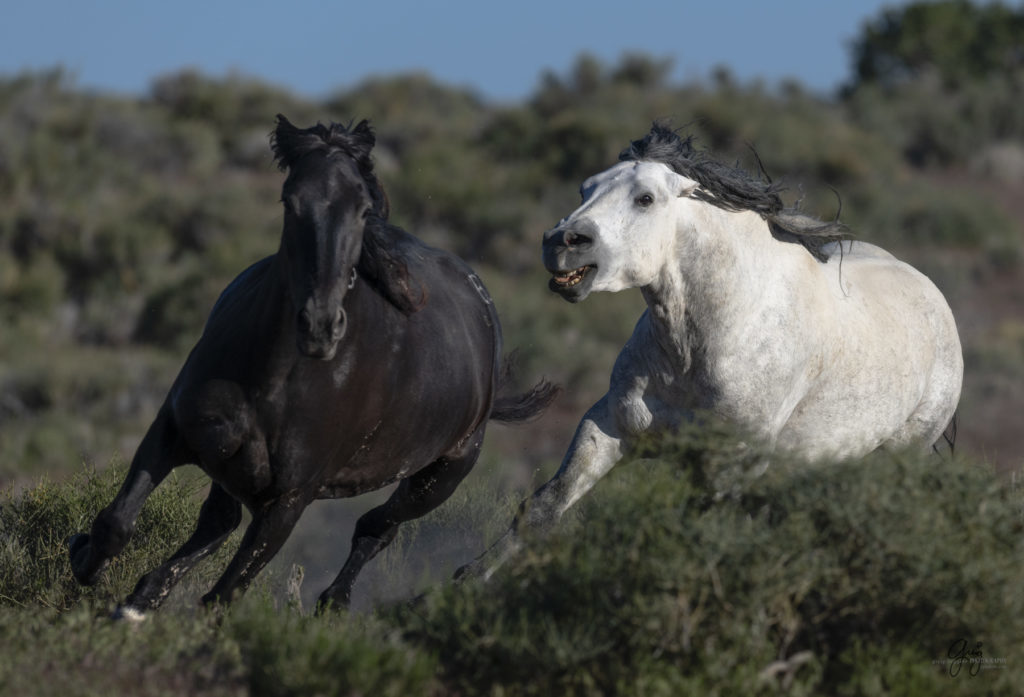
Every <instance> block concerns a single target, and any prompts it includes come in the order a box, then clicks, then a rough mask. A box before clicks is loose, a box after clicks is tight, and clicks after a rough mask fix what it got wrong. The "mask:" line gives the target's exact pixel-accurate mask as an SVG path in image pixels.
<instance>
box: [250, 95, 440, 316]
mask: <svg viewBox="0 0 1024 697" xmlns="http://www.w3.org/2000/svg"><path fill="white" fill-rule="evenodd" d="M376 142H377V139H376V136H375V135H374V132H373V128H372V127H371V126H370V122H369V121H367V120H366V119H363V120H362V121H360V122H359V123H358V124H356V126H355V127H353V126H352V124H351V123H349V124H348V125H344V124H340V123H334V122H332V123H331V124H330V125H328V126H325V125H323V124H322V123H317V124H316V125H315V126H311V127H310V128H297V127H295V126H293V125H292V124H291V122H290V121H288V119H286V118H285V117H284V116H283V115H281V114H278V115H277V128H276V129H274V132H273V133H271V134H270V147H271V149H272V150H273V152H274V160H275V162H277V166H278V168H279V169H281V170H282V171H284V170H288V169H291V168H292V167H293V166H294V165H295V164H296V163H297V162H298V161H299V160H300V159H301V158H302V157H303V156H305V155H308V154H309V153H311V152H317V151H320V152H324V153H326V154H333V153H337V154H339V155H343V156H345V157H349V158H351V159H352V160H354V161H355V163H356V167H357V168H358V170H359V175H360V176H361V177H362V178H363V182H364V183H365V184H366V188H367V190H368V191H369V194H370V199H371V200H372V201H373V207H372V210H371V211H370V216H369V218H368V219H367V221H366V227H365V228H364V231H363V247H362V253H361V255H360V257H359V264H358V266H357V267H356V269H357V272H358V274H359V276H360V277H361V278H363V279H365V280H366V281H368V282H369V283H371V284H372V285H373V286H374V287H375V288H376V289H377V290H378V291H379V292H380V293H381V294H382V295H383V296H384V297H385V298H387V299H388V301H389V302H390V303H391V304H392V305H394V306H395V307H397V308H398V309H399V310H401V311H402V312H403V313H405V314H407V315H408V314H412V313H413V312H415V311H416V310H418V309H420V308H421V307H423V305H424V304H425V303H426V289H425V288H424V287H423V285H422V284H420V283H416V282H415V281H414V280H413V278H412V277H411V275H410V273H409V264H408V262H407V259H406V257H407V253H408V249H407V248H408V245H407V244H403V242H405V240H407V239H408V237H409V236H408V233H406V232H404V231H403V230H401V229H400V228H398V227H397V226H394V225H391V224H390V223H388V216H389V215H390V214H391V206H390V204H389V203H388V197H387V194H386V193H385V192H384V187H383V186H381V183H380V180H379V179H377V175H376V174H375V173H374V171H373V159H372V158H371V157H370V152H371V151H372V150H373V146H374V145H375V144H376ZM414 285H415V286H417V287H418V288H417V290H415V291H414V290H413V286H414Z"/></svg>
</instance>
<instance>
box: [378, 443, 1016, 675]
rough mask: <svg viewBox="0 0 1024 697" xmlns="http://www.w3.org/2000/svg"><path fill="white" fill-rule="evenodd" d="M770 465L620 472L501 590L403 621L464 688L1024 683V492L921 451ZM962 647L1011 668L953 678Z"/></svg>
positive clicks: (467, 592) (647, 465) (446, 595)
mask: <svg viewBox="0 0 1024 697" xmlns="http://www.w3.org/2000/svg"><path fill="white" fill-rule="evenodd" d="M759 462H761V459H760V457H759V456H758V454H757V453H756V452H754V451H753V450H751V449H744V448H743V447H742V446H738V445H736V444H735V442H733V444H732V445H731V446H726V445H724V444H716V443H715V441H705V442H704V443H702V444H701V445H699V446H696V447H695V446H693V445H684V444H682V443H679V444H676V446H675V447H674V448H673V449H671V450H670V451H669V452H668V454H666V455H662V456H660V457H659V458H658V459H657V460H650V461H640V462H634V463H633V464H629V465H621V466H620V467H618V468H617V471H615V472H614V473H613V474H612V475H611V476H609V477H608V478H607V480H606V481H603V482H602V483H601V484H599V485H598V487H597V488H596V490H595V491H594V492H592V493H591V494H590V495H589V497H587V498H585V499H584V501H583V503H582V506H581V508H580V512H579V515H578V520H577V521H576V522H575V523H573V522H570V523H569V524H567V525H562V526H560V527H561V530H560V531H559V532H558V533H557V534H556V535H554V536H553V537H552V538H551V539H549V540H546V541H543V542H538V541H535V542H534V544H533V545H532V546H531V547H530V548H529V550H528V551H527V552H526V553H524V554H523V555H522V556H521V558H520V559H518V561H517V562H516V563H514V564H512V565H511V566H510V568H508V569H507V570H506V571H504V572H503V573H500V574H499V575H498V576H497V577H496V578H494V579H492V581H491V582H490V583H489V584H487V585H482V584H481V585H477V584H466V585H463V586H461V587H455V588H448V589H445V590H443V591H440V592H438V593H436V594H433V595H431V596H429V597H428V598H427V600H426V601H425V603H424V604H423V606H422V607H421V608H419V609H417V610H416V611H412V612H410V611H407V610H396V611H394V617H395V621H396V622H397V623H399V624H401V625H402V626H405V627H407V631H408V635H407V636H408V637H409V638H410V640H411V641H414V642H416V643H418V644H420V645H422V646H424V647H426V648H428V649H431V650H434V651H437V652H438V654H439V657H440V660H441V665H442V667H443V670H444V673H443V677H444V680H445V682H446V684H448V685H449V686H450V687H451V688H452V690H453V691H456V692H460V693H467V694H479V693H492V694H494V693H500V694H566V695H571V694H588V695H590V694H645V695H650V694H708V695H715V694H775V693H777V692H778V691H779V689H780V687H781V688H785V689H787V690H788V692H789V693H790V694H869V693H886V694H940V693H941V694H947V693H949V691H950V690H957V689H966V690H968V691H970V690H974V689H977V688H979V687H980V688H982V689H984V690H986V691H987V690H989V689H992V688H993V687H996V688H1001V689H1007V690H1008V689H1010V686H1012V685H1016V684H1019V680H1020V676H1021V675H1022V674H1024V666H1022V665H1015V666H1014V665H1013V664H1012V663H1013V660H1014V659H1013V657H1014V656H1016V655H1019V648H1020V644H1019V639H1020V637H1021V636H1024V620H1022V617H1024V614H1022V611H1024V601H1022V597H1021V595H1020V593H1019V589H1020V587H1021V582H1022V581H1024V571H1022V569H1021V566H1020V563H1019V562H1020V559H1021V553H1022V551H1024V549H1022V548H1024V538H1022V535H1021V532H1022V530H1024V525H1022V520H1021V513H1020V503H1021V502H1020V500H1019V495H1015V494H1014V493H1013V492H1011V491H1008V490H1007V489H1006V488H1004V487H1003V486H1001V484H1000V483H999V482H998V481H996V480H995V478H994V476H993V475H992V474H991V472H989V471H988V470H987V469H986V468H984V467H980V466H975V465H971V464H968V463H965V462H961V461H948V460H947V461H940V460H938V459H937V458H936V459H935V460H928V459H925V457H923V456H917V455H910V454H878V455H875V456H872V457H870V458H868V459H867V460H865V461H863V462H848V463H822V464H819V465H814V466H806V465H803V466H801V465H799V464H798V463H795V462H790V461H788V460H786V459H785V458H782V457H778V458H775V461H774V462H773V463H772V465H771V467H770V469H769V470H768V472H767V473H766V474H765V475H763V476H761V477H758V478H749V477H747V476H746V474H745V473H746V472H750V471H751V470H753V469H756V466H757V464H758V463H759ZM682 463H686V468H685V469H683V468H681V467H680V464H682ZM716 490H717V491H720V492H722V493H721V494H719V495H717V496H716V495H715V494H714V493H713V492H714V491H716ZM961 639H967V640H968V641H971V642H974V641H980V642H983V646H984V649H983V650H984V655H985V656H987V657H991V658H993V659H999V658H1007V657H1009V661H1008V664H1007V665H1006V666H1005V667H1003V668H1001V669H999V670H992V671H988V672H986V673H985V674H983V675H981V676H976V677H974V678H972V679H974V680H976V681H977V682H975V683H968V682H967V678H968V676H967V675H966V673H965V675H964V677H963V678H962V679H961V680H960V682H955V681H954V679H953V678H951V677H950V675H949V672H948V668H949V665H948V664H942V663H941V662H942V661H943V660H945V659H947V658H948V656H949V652H950V649H951V646H952V645H953V643H954V642H956V641H958V640H961ZM972 645H973V644H972ZM1018 663H1019V661H1018ZM951 681H953V682H951ZM1015 681H1016V682H1015ZM996 691H998V689H997V690H996Z"/></svg>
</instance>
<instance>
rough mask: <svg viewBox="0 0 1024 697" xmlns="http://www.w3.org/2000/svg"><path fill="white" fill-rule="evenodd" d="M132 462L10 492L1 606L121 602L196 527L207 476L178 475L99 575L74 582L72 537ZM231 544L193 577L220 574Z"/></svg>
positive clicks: (3, 512)
mask: <svg viewBox="0 0 1024 697" xmlns="http://www.w3.org/2000/svg"><path fill="white" fill-rule="evenodd" d="M125 472H126V468H125V467H124V466H117V465H115V466H111V467H108V468H106V469H104V470H102V471H96V470H93V469H83V470H82V471H80V472H79V473H77V474H76V475H75V476H73V477H71V478H69V479H68V480H67V481H65V482H61V483H54V482H50V481H48V480H45V479H44V480H42V481H41V482H39V483H38V484H36V485H35V486H33V487H31V488H28V489H26V490H24V491H23V492H21V493H20V494H17V495H13V494H11V493H10V492H8V493H7V494H6V495H5V496H4V497H3V499H2V506H0V607H3V606H21V607H37V608H38V607H44V608H52V609H55V610H67V609H69V608H71V607H74V606H77V605H78V604H80V603H81V602H82V601H84V600H89V601H93V602H96V603H98V604H101V605H102V604H111V603H114V602H117V601H119V600H122V599H123V598H124V597H125V596H126V595H127V594H128V593H129V592H131V590H132V588H133V587H134V585H135V582H136V581H138V579H139V578H140V577H141V576H142V575H143V574H144V573H146V572H147V571H150V570H151V569H153V568H154V567H156V566H157V565H159V564H160V563H162V562H163V561H165V560H166V559H167V558H168V557H169V556H170V555H171V554H172V553H173V552H174V550H175V549H177V548H178V546H180V545H181V543H183V542H184V541H185V539H186V537H187V536H188V535H189V534H190V533H191V531H192V529H193V528H194V526H195V521H196V518H197V517H198V515H199V506H200V503H201V501H200V498H199V497H198V496H197V494H198V493H199V491H200V490H201V489H202V488H203V487H204V485H205V482H204V481H203V480H202V478H200V477H198V476H196V475H194V474H188V473H178V472H175V473H172V474H171V475H170V476H169V477H168V478H167V479H166V480H165V481H164V482H163V484H162V485H161V486H160V487H158V488H157V489H156V491H155V492H154V493H153V495H152V496H151V497H150V498H149V500H148V501H147V502H146V505H145V507H144V508H143V510H142V513H141V514H140V516H139V519H138V524H137V527H136V529H135V533H134V534H133V537H132V540H131V541H130V542H129V544H128V546H127V547H126V548H125V550H124V552H122V554H121V555H120V556H118V557H117V558H115V559H114V560H113V561H112V562H111V563H110V566H109V567H108V568H107V570H106V571H105V572H104V573H103V576H102V577H101V579H100V581H99V582H98V583H97V584H96V585H95V586H93V587H91V588H84V587H82V586H80V585H78V583H77V582H76V581H75V580H74V578H73V577H72V575H71V567H70V565H69V562H68V549H67V539H68V538H69V537H70V536H71V535H73V534H75V533H80V532H88V531H89V529H90V527H91V525H92V521H93V518H95V516H96V514H97V513H99V511H100V510H101V509H102V508H103V507H104V506H106V505H107V504H109V503H110V501H111V500H112V499H113V498H114V495H115V494H116V493H117V490H118V489H119V487H120V485H121V482H122V480H123V479H124V476H125ZM232 546H233V545H232V544H226V545H225V549H222V550H221V551H220V552H219V553H218V554H216V555H214V557H213V558H212V559H210V560H206V561H205V562H204V563H203V564H202V565H201V567H200V569H199V570H197V571H198V572H199V573H196V572H194V574H195V575H197V576H198V577H199V579H200V580H201V579H202V578H203V576H204V574H203V573H202V571H201V570H202V569H207V572H206V574H205V576H206V578H207V579H208V580H211V579H210V576H211V575H216V574H219V573H220V571H221V570H223V568H224V565H225V564H226V560H225V556H226V555H227V554H228V553H229V552H230V549H229V548H230V547H232Z"/></svg>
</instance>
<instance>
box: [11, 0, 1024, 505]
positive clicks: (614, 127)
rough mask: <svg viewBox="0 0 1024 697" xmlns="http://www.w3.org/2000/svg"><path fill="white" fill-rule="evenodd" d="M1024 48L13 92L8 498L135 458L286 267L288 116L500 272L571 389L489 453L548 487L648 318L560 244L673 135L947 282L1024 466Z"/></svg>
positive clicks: (506, 313)
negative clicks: (314, 88) (584, 200)
mask: <svg viewBox="0 0 1024 697" xmlns="http://www.w3.org/2000/svg"><path fill="white" fill-rule="evenodd" d="M1022 46H1024V9H1020V8H1016V9H1012V8H1007V7H1004V6H1001V5H985V6H979V5H974V4H971V3H967V2H939V3H917V4H911V5H907V6H905V7H902V8H898V9H887V10H885V11H884V12H883V13H881V15H880V16H879V17H877V18H876V19H875V20H874V21H872V22H870V23H868V24H867V25H865V26H864V27H863V29H862V31H861V33H860V35H859V37H858V38H857V40H856V41H855V42H854V44H853V46H852V55H851V75H850V78H849V80H848V81H847V83H846V84H845V85H844V86H843V88H842V89H841V90H840V91H839V92H838V93H837V94H835V95H821V94H816V93H812V92H809V91H807V90H806V89H804V88H803V87H802V86H801V85H800V84H799V83H798V82H795V81H791V82H785V83H782V84H778V85H767V84H763V83H760V82H752V83H741V82H739V81H737V80H736V79H735V78H734V77H733V76H732V75H731V74H730V72H729V70H728V69H727V68H719V69H717V70H716V71H714V72H713V73H712V74H711V75H709V76H708V77H707V78H705V79H702V80H696V81H692V82H687V83H685V84H673V83H671V82H670V81H669V78H668V76H669V74H670V68H671V61H670V60H668V59H664V58H659V57H652V56H647V55H642V54H631V55H625V56H623V57H622V58H621V59H620V60H619V61H618V62H617V63H615V64H606V63H604V62H602V61H600V60H598V59H596V58H594V57H593V56H589V55H582V56H580V57H579V58H578V60H577V61H576V63H575V65H574V67H573V68H572V69H571V70H569V71H568V72H567V73H566V74H556V73H553V72H549V73H545V74H543V75H541V76H540V77H539V80H538V83H537V86H536V88H535V90H534V92H533V93H532V94H531V95H529V96H528V97H527V98H526V99H524V100H522V101H521V102H513V103H491V102H488V101H486V100H484V99H483V98H481V97H480V96H479V95H477V94H475V93H473V92H472V91H470V90H467V89H462V88H458V87H454V86H451V85H446V84H442V83H439V82H437V81H435V80H434V79H432V78H431V77H430V76H429V75H425V74H407V75H397V76H391V77H377V78H372V79H369V80H367V81H365V82H363V83H362V84H359V85H356V86H355V87H352V88H350V89H345V90H342V91H339V92H338V93H336V94H331V95H328V96H326V97H325V98H322V99H310V98H306V97H301V96H298V95H296V94H294V93H292V92H290V91H289V90H288V89H287V88H284V87H281V86H277V85H271V84H266V83H263V82H260V81H258V80H253V79H248V78H241V77H228V78H223V79H222V78H217V79H214V78H210V77H208V76H204V75H202V74H199V73H196V72H191V71H185V72H181V73H176V74H171V75H166V76H163V77H160V78H159V79H157V80H155V81H154V82H153V84H152V86H151V88H150V90H149V92H148V93H147V94H144V95H141V96H119V95H114V94H106V93H97V92H93V91H88V90H84V89H81V88H78V87H76V85H75V81H74V78H73V76H72V75H70V74H69V73H67V72H66V71H64V70H63V69H61V68H54V69H53V70H49V71H45V72H32V73H23V74H18V75H13V76H11V75H8V76H0V486H3V485H5V484H9V483H12V482H15V483H17V482H22V481H25V480H26V478H29V477H35V476H38V475H39V474H41V473H44V472H45V473H48V474H49V475H50V476H54V477H61V476H63V475H65V474H67V473H69V472H71V471H74V470H76V469H77V468H79V467H80V463H81V462H82V461H83V460H84V461H86V462H88V463H97V464H99V465H103V464H104V463H106V462H108V461H109V460H110V459H111V458H112V457H113V456H114V455H115V454H120V455H121V456H123V457H126V458H127V457H130V456H131V454H132V453H133V452H134V449H135V446H136V445H137V443H138V440H139V439H140V437H141V435H142V433H143V431H144V429H145V428H146V427H147V426H148V423H149V421H150V420H151V418H152V416H153V414H154V413H155V411H156V409H157V407H158V405H159V403H160V402H161V400H162V399H163V397H164V395H165V394H166V391H167V389H168V388H169V386H170V383H171V381H172V380H173V378H174V375H175V374H176V371H177V369H178V368H179V367H180V365H181V364H182V362H183V360H184V358H185V355H186V353H187V351H188V349H189V348H190V347H191V345H192V344H193V343H194V342H195V340H196V339H197V338H198V336H199V333H200V331H201V329H202V326H203V322H204V320H205V317H206V314H207V313H208V311H209V309H210V308H211V306H212V304H213V302H214V300H215V299H216V297H217V295H218V293H219V292H220V290H221V289H222V288H223V287H224V286H225V285H226V284H227V283H228V282H229V281H230V280H231V278H232V277H233V276H234V275H235V274H237V273H238V272H240V271H241V270H242V269H244V268H245V267H246V266H247V265H248V264H250V263H252V262H253V261H255V260H257V259H259V258H260V257H262V256H264V255H267V254H271V253H273V252H274V251H276V248H277V245H278V236H279V231H280V224H281V213H280V209H279V204H278V203H277V201H278V197H279V187H280V184H281V181H282V175H281V173H279V172H278V171H277V170H276V169H275V168H274V166H273V163H272V161H271V155H270V150H269V147H268V142H267V137H268V134H269V132H270V130H271V128H272V127H273V123H274V116H275V114H277V113H278V112H281V113H284V114H286V115H287V116H288V117H289V118H290V119H291V120H292V121H293V122H295V123H297V124H301V125H310V124H312V123H314V122H316V121H318V120H319V121H324V122H327V121H332V120H333V121H342V122H348V121H350V120H352V119H360V118H369V119H371V120H372V122H373V124H374V126H375V127H376V129H377V134H378V145H377V148H376V150H375V152H374V154H375V159H376V162H377V167H378V172H379V174H380V177H381V179H382V181H383V183H384V186H385V188H386V189H387V191H388V194H389V196H390V198H391V204H392V211H393V220H394V221H395V222H396V223H398V224H400V225H402V226H404V227H406V228H407V229H409V230H410V231H412V232H414V233H415V234H417V235H419V236H420V237H421V238H423V239H424V240H426V241H427V242H429V243H431V244H434V245H437V246H441V247H444V248H447V249H450V250H452V251H454V252H457V253H458V254H460V255H462V256H463V257H465V258H466V259H467V260H468V261H469V262H470V263H471V264H472V265H474V266H475V267H476V268H477V269H478V271H479V273H480V274H481V276H482V277H483V278H484V280H485V282H486V283H487V285H488V287H489V288H490V290H491V292H492V294H493V295H494V297H495V299H496V302H497V303H498V307H499V310H500V312H501V315H502V318H503V323H504V328H505V334H506V346H507V348H518V349H520V356H521V376H522V380H523V382H524V383H526V382H530V381H533V380H535V379H536V378H537V377H538V376H539V375H540V374H545V375H547V376H549V377H550V378H552V379H554V380H557V381H559V382H562V383H563V384H564V385H565V387H566V390H565V392H564V395H563V396H562V397H561V398H560V400H559V401H558V402H557V403H556V405H555V408H554V410H553V411H552V413H551V415H550V417H549V418H546V419H545V420H543V421H542V422H541V423H539V424H537V425H534V426H532V427H530V428H531V429H533V430H532V431H531V434H536V436H535V437H531V438H530V439H529V440H530V448H529V450H525V449H524V447H523V444H522V441H523V438H522V435H521V433H520V434H516V433H512V432H506V431H505V430H504V429H493V430H492V434H491V437H490V443H489V444H488V450H487V455H486V456H485V461H488V460H489V461H492V462H506V463H507V462H509V461H511V462H513V463H514V464H515V465H516V466H517V467H518V469H521V470H522V471H523V472H524V473H525V474H524V475H523V476H524V477H526V478H529V477H530V476H532V475H531V474H530V473H531V472H534V471H535V470H536V469H537V468H538V467H540V466H541V465H543V466H545V467H550V466H551V465H554V464H557V461H558V460H559V459H560V457H561V453H562V451H563V450H564V448H565V446H566V444H567V442H568V439H569V437H570V436H571V432H572V429H573V427H574V425H575V423H576V421H577V420H578V418H579V417H580V415H581V414H582V412H583V411H584V409H585V408H586V407H587V406H589V404H590V403H591V402H592V401H593V400H594V399H596V398H597V397H598V396H600V394H601V393H603V391H604V390H605V389H606V387H607V378H608V374H609V371H610V368H611V363H612V361H613V360H614V357H615V355H616V354H617V352H618V350H619V348H620V347H621V345H622V344H623V343H624V341H625V339H626V338H627V337H628V335H629V332H630V330H631V328H632V325H633V323H634V322H635V321H636V319H637V317H638V316H639V314H640V312H641V311H642V309H643V303H642V300H641V299H640V297H639V295H638V294H636V293H623V294H619V295H616V296H608V295H600V296H595V297H594V298H592V299H590V300H589V301H588V302H587V303H584V304H583V305H580V306H571V305H568V304H566V303H564V302H562V301H560V300H559V299H557V298H556V297H554V296H553V295H551V294H550V293H549V292H548V291H547V290H546V277H545V273H544V271H543V269H542V267H541V264H540V262H539V246H540V238H541V233H542V232H543V231H544V230H545V229H547V228H549V227H550V226H551V225H553V224H554V223H555V222H557V221H558V220H559V219H560V218H561V217H563V216H564V215H566V214H567V213H568V212H569V211H570V210H572V208H573V207H574V206H575V205H576V203H577V201H578V194H577V191H578V187H579V184H580V182H581V181H582V180H583V179H584V178H585V177H587V176H589V175H590V174H593V173H595V172H597V171H599V170H601V169H604V168H605V167H607V166H609V165H610V164H612V163H613V162H614V161H615V159H616V156H617V154H618V152H619V151H620V150H621V149H622V148H623V147H624V146H625V145H627V144H628V142H629V140H630V139H633V138H637V137H640V136H642V135H643V134H644V133H646V131H647V129H648V127H649V125H650V123H651V122H652V121H653V120H655V119H669V120H671V122H672V123H673V124H674V125H675V126H677V127H680V128H683V129H684V130H686V131H688V132H692V133H693V134H695V135H696V136H697V138H698V143H699V144H700V145H702V146H703V147H706V148H709V149H711V150H712V151H713V152H714V153H715V155H716V156H717V157H719V158H720V159H724V160H729V161H733V160H736V161H739V162H740V163H741V164H742V165H744V166H745V167H747V168H749V169H751V170H756V169H757V168H758V163H757V158H756V157H755V156H754V154H753V150H754V149H756V153H757V157H759V158H760V161H761V162H762V163H763V165H764V168H765V171H766V172H767V174H768V175H770V176H771V177H772V178H773V179H776V180H780V179H781V180H783V181H785V182H786V183H787V185H788V187H789V188H788V192H787V195H788V197H789V202H790V203H795V202H799V203H800V205H801V206H802V207H803V208H804V209H805V210H807V211H809V212H812V213H814V214H816V215H819V216H821V217H823V218H831V217H834V216H835V215H837V213H840V209H841V218H842V219H843V220H844V221H845V222H847V223H848V224H849V225H850V226H851V227H852V229H853V231H854V234H855V235H856V237H857V238H859V239H863V240H866V241H871V242H874V243H878V244H881V245H883V246H885V247H887V248H889V249H890V250H892V251H893V252H894V253H896V254H897V255H899V256H901V257H903V258H905V259H907V260H908V261H910V262H912V263H914V264H915V265H917V266H918V267H919V268H921V269H922V270H923V271H925V272H926V273H927V274H929V275H930V276H931V277H932V278H933V279H934V280H935V282H936V283H937V284H938V285H939V286H940V288H942V290H943V291H944V292H945V293H946V295H947V297H948V298H949V300H950V302H951V304H952V305H953V308H954V312H955V313H956V314H957V318H958V322H959V324H960V329H961V334H962V339H963V343H964V349H965V357H966V361H967V377H966V382H965V390H964V396H963V399H962V403H961V410H960V437H961V441H960V443H961V447H965V448H967V449H968V450H970V451H973V452H975V453H979V454H981V455H983V456H984V457H985V458H987V459H989V460H990V461H994V462H996V463H997V464H999V465H1000V466H1003V467H1006V468H1011V467H1013V468H1016V467H1019V466H1020V464H1021V461H1022V456H1024V446H1022V445H1021V444H1020V443H1019V439H1017V438H1016V435H1017V433H1016V431H1017V430H1018V429H1019V425H1020V415H1021V414H1022V413H1024V312H1022V310H1024V111H1022V110H1021V109H1020V106H1019V104H1020V94H1022V92H1024V90H1022V87H1024V49H1022V48H1021V47H1022ZM512 469H516V468H512ZM503 471H504V472H506V473H507V472H509V471H510V470H509V469H508V468H507V467H505V468H503ZM517 471H518V470H517ZM509 476H515V475H509Z"/></svg>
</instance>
